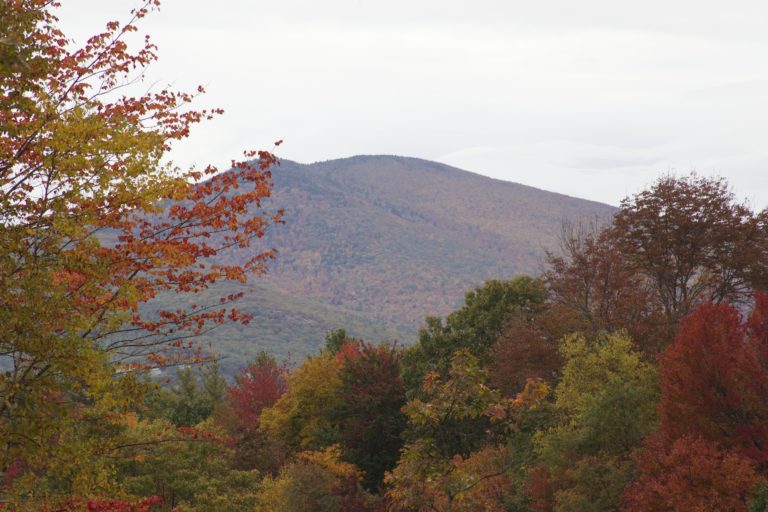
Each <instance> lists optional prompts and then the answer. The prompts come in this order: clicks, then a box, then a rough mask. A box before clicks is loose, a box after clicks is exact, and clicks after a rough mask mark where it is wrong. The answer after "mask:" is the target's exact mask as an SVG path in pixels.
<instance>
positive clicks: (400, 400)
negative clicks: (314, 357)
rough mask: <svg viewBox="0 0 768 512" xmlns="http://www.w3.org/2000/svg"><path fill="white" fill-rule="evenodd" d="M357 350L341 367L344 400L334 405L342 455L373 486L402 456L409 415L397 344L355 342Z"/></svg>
mask: <svg viewBox="0 0 768 512" xmlns="http://www.w3.org/2000/svg"><path fill="white" fill-rule="evenodd" d="M354 345H355V348H356V349H357V350H356V352H357V353H356V354H354V356H353V357H348V358H346V359H345V364H344V366H343V367H342V368H341V374H340V378H341V388H340V394H341V401H340V403H339V406H338V409H337V411H336V416H337V421H338V423H339V430H340V438H339V445H340V448H341V452H342V458H343V459H344V460H346V461H348V462H351V463H352V464H354V465H355V466H357V467H358V468H360V469H361V470H362V471H363V473H364V479H363V485H364V486H365V488H366V489H368V490H371V491H375V490H378V489H379V488H380V487H381V484H382V481H383V479H384V473H385V472H386V471H389V470H391V469H392V468H393V467H394V466H395V464H396V463H397V459H398V458H399V456H400V449H401V448H402V445H403V438H402V434H403V430H405V425H406V418H405V415H404V414H403V413H402V412H401V409H402V407H403V406H404V405H405V402H406V399H405V388H404V387H403V383H402V381H401V380H400V358H401V355H402V350H401V349H400V348H399V347H395V346H391V345H387V344H380V345H372V344H370V343H364V342H357V343H354Z"/></svg>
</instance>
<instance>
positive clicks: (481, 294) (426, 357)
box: [403, 276, 546, 395]
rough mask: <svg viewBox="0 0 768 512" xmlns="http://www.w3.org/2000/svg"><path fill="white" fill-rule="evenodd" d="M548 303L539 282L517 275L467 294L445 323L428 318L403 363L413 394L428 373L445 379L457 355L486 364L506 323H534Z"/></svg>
mask: <svg viewBox="0 0 768 512" xmlns="http://www.w3.org/2000/svg"><path fill="white" fill-rule="evenodd" d="M545 298H546V291H545V289H544V286H543V284H542V283H541V281H539V280H538V279H534V278H531V277H528V276H519V277H516V278H514V279H512V280H510V281H497V280H491V281H487V282H486V283H485V284H484V285H483V286H482V287H480V288H477V289H475V290H473V291H470V292H468V293H467V294H466V297H465V304H464V306H462V307H461V308H460V309H458V310H457V311H454V312H453V313H451V314H450V315H448V317H447V318H446V320H445V324H443V322H442V321H441V320H440V319H439V318H435V317H427V320H426V322H427V326H426V327H425V328H424V329H421V330H420V331H419V341H418V342H417V343H416V344H415V345H413V346H412V347H409V348H408V350H406V352H405V355H404V358H403V380H404V382H405V385H406V389H407V390H408V393H409V395H414V394H415V393H418V390H419V389H420V387H421V382H422V381H423V379H424V376H425V375H427V374H428V373H429V372H431V371H437V372H438V373H439V374H441V375H445V374H446V373H447V371H448V369H449V368H450V366H451V358H452V357H453V354H454V353H455V352H456V351H457V350H461V349H468V350H469V351H470V353H472V354H474V355H475V356H477V357H479V358H480V359H481V360H482V361H483V362H486V361H487V360H488V358H489V354H490V348H491V346H492V345H493V343H494V341H496V339H497V338H498V337H499V336H500V335H501V333H502V329H503V326H504V324H505V322H506V321H508V320H510V319H511V318H514V317H522V318H530V317H531V316H532V315H533V314H534V312H536V311H537V310H538V309H539V308H541V306H542V304H543V302H544V300H545Z"/></svg>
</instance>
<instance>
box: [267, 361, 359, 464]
mask: <svg viewBox="0 0 768 512" xmlns="http://www.w3.org/2000/svg"><path fill="white" fill-rule="evenodd" d="M343 364H344V363H343V358H341V357H330V355H329V354H327V353H325V352H322V353H320V354H319V355H317V356H315V357H309V358H307V359H306V360H305V361H304V363H303V364H302V365H301V366H300V367H299V368H297V369H295V370H294V371H292V372H291V373H290V375H288V389H287V391H286V392H285V394H283V395H282V396H281V397H280V398H279V399H278V400H277V402H276V403H275V405H273V406H272V407H268V408H266V409H263V410H262V412H261V418H260V422H261V428H262V429H264V431H265V432H267V433H268V434H269V435H271V436H273V437H275V438H277V439H280V440H281V441H282V442H284V443H285V445H286V446H287V447H288V448H290V449H291V450H293V451H294V452H298V451H305V450H316V449H322V448H326V447H328V446H331V445H333V444H336V443H338V441H339V425H338V422H337V421H336V419H335V418H334V413H335V411H337V410H338V408H339V406H340V405H341V402H342V397H341V377H340V371H341V368H342V366H343Z"/></svg>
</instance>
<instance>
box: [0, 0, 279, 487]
mask: <svg viewBox="0 0 768 512" xmlns="http://www.w3.org/2000/svg"><path fill="white" fill-rule="evenodd" d="M57 6H58V5H57V3H56V2H52V1H50V0H11V1H6V2H2V3H1V4H0V20H2V21H1V22H0V369H2V372H0V477H1V478H0V490H2V489H3V486H4V487H5V490H6V496H8V495H9V494H8V493H9V492H10V491H8V489H9V488H10V482H11V481H13V482H14V486H15V487H16V488H18V489H20V490H24V489H27V490H29V489H35V490H36V491H37V493H36V495H41V494H45V492H48V491H50V492H51V493H54V492H55V493H60V494H67V493H69V494H77V493H80V494H83V493H85V494H87V493H96V492H98V490H99V489H101V488H103V487H105V486H107V484H108V482H109V481H110V478H109V472H108V471H106V470H104V468H103V467H102V464H100V462H99V460H100V459H99V456H101V455H109V456H113V455H114V453H113V451H114V450H115V449H116V446H115V443H114V442H113V436H112V435H111V433H112V432H113V431H115V430H119V429H118V426H116V425H119V424H121V420H120V415H121V413H122V412H123V411H125V410H126V409H127V408H128V407H130V406H132V403H133V402H134V401H135V400H136V399H137V398H140V395H141V391H142V386H141V385H140V384H139V381H138V379H136V377H135V373H136V372H135V370H141V369H148V368H152V367H156V366H162V365H167V364H175V363H179V362H183V361H188V360H189V359H195V358H199V357H202V356H201V353H200V352H196V351H195V350H194V347H192V346H191V345H190V342H189V340H188V338H189V337H190V336H193V335H195V334H199V333H200V332H202V331H204V330H206V329H208V328H210V327H211V326H213V325H215V324H218V323H221V322H224V321H227V320H231V321H247V317H246V316H245V315H243V314H242V313H240V312H238V311H237V310H236V309H234V308H232V307H231V302H232V301H233V300H234V299H236V298H237V297H236V296H232V295H230V296H227V297H223V298H222V299H221V300H219V301H216V303H215V304H200V305H191V306H190V307H189V308H187V309H185V308H182V307H179V308H175V307H174V308H173V310H168V311H166V310H160V311H155V313H154V314H153V315H151V316H148V315H146V314H144V313H143V311H146V310H147V309H151V308H140V306H141V305H142V304H144V303H147V302H148V301H151V300H152V299H154V298H155V297H156V296H157V295H158V294H169V293H176V294H194V293H196V292H200V291H202V290H205V289H207V288H209V287H211V286H212V285H213V284H214V283H216V282H217V281H220V280H224V279H229V280H238V281H244V280H245V279H246V277H247V275H248V274H249V273H255V274H259V273H261V272H263V270H264V265H265V263H266V261H267V260H268V259H269V258H271V257H273V251H270V250H263V249H262V250H254V251H252V253H251V254H252V256H251V258H250V259H249V260H248V261H246V262H244V263H243V264H240V265H223V264H218V263H217V260H216V256H217V254H219V253H220V252H221V251H222V250H226V249H228V248H234V247H239V248H244V247H248V246H250V244H251V243H252V241H253V240H255V239H258V238H260V237H261V236H263V234H264V232H265V230H266V229H267V228H268V227H269V226H270V225H271V224H273V223H276V222H280V219H281V212H271V213H270V212H265V211H263V210H262V209H261V204H260V202H261V200H262V199H263V198H265V197H267V196H269V194H270V190H271V182H270V171H269V169H270V168H271V167H272V166H273V165H274V164H276V163H277V162H276V159H275V157H274V156H273V155H272V154H271V153H268V152H247V153H246V154H245V157H244V159H245V160H249V162H248V161H243V162H233V163H232V170H230V171H229V172H224V173H220V172H219V171H218V170H217V169H216V168H215V167H212V166H209V167H207V168H205V169H204V170H202V171H195V170H190V171H182V170H180V169H178V168H176V167H174V166H173V165H172V164H168V163H164V160H163V156H164V155H165V154H166V153H167V151H168V150H169V149H170V148H171V146H172V144H173V143H174V142H176V141H179V140H181V139H183V138H185V137H187V136H188V134H189V132H190V128H191V127H192V126H193V125H194V124H196V123H198V122H200V121H203V120H206V119H209V118H211V117H212V116H214V115H217V114H219V113H220V112H221V111H220V110H211V111H204V110H203V111H199V110H194V109H191V108H189V105H188V104H189V103H190V101H191V100H192V99H193V98H194V96H195V95H196V94H199V93H202V92H203V90H202V88H198V90H197V91H196V92H195V93H192V94H189V93H184V92H178V91H174V90H169V89H162V90H157V91H154V92H148V93H145V94H143V95H139V96H130V95H125V92H126V91H129V90H131V89H130V87H131V85H132V84H133V83H135V82H136V81H140V80H141V78H142V76H143V70H144V68H146V66H147V65H148V64H150V63H151V62H153V61H155V60H156V47H155V46H154V45H153V44H152V43H151V41H150V39H149V37H148V36H146V37H145V39H144V43H143V44H141V45H139V46H138V48H137V49H135V50H134V49H132V48H131V46H130V45H129V44H127V42H126V40H127V39H130V38H131V37H132V33H133V32H136V30H137V28H136V24H137V22H138V21H140V20H141V19H142V18H144V17H145V16H146V15H147V14H148V13H150V12H151V11H152V10H154V9H156V8H157V7H158V2H157V1H156V0H147V1H146V2H144V3H143V4H142V5H140V6H139V7H138V8H137V9H135V10H134V11H132V13H131V17H130V19H129V20H128V22H127V23H118V22H110V23H108V24H107V26H106V29H105V30H104V31H103V32H102V33H99V34H96V35H94V36H93V37H91V38H90V39H88V40H87V41H86V42H85V44H83V45H82V46H80V47H76V46H75V45H74V44H73V42H72V41H71V40H70V39H68V38H67V37H66V35H65V34H64V33H63V32H62V30H61V29H60V28H59V26H58V20H57V18H56V16H55V8H56V7H57ZM185 302H190V301H185ZM78 432H79V434H78ZM78 443H79V444H78ZM53 473H56V475H58V476H57V477H56V478H54V479H50V478H49V481H53V482H54V484H51V485H50V487H47V488H45V489H48V491H45V490H44V488H43V487H41V483H40V481H39V479H40V477H41V475H43V476H44V475H51V474H53ZM3 482H4V483H3ZM0 494H2V493H0ZM28 496H29V494H27V497H28Z"/></svg>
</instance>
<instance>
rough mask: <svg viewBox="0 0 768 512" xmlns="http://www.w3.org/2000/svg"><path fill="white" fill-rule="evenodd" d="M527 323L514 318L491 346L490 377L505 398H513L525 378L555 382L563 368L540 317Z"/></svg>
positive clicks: (523, 383) (555, 346)
mask: <svg viewBox="0 0 768 512" xmlns="http://www.w3.org/2000/svg"><path fill="white" fill-rule="evenodd" d="M543 316H544V315H538V316H537V317H536V318H534V319H531V320H528V319H523V318H513V319H511V320H510V321H509V322H507V324H506V325H505V327H504V330H503V332H502V334H501V336H499V338H498V339H497V340H496V342H495V343H494V344H493V347H492V352H491V357H490V362H489V364H488V367H489V377H490V380H491V383H492V384H493V386H494V387H495V388H497V389H498V390H500V391H501V392H502V393H504V395H505V396H514V395H515V394H517V393H519V392H520V391H522V390H523V388H524V387H525V384H526V382H528V379H531V378H538V379H543V380H546V381H548V382H550V383H554V381H555V380H556V378H557V374H558V372H559V371H560V367H561V366H562V360H561V358H560V355H559V354H558V351H557V345H556V344H555V343H553V342H552V341H551V340H550V336H549V335H548V334H547V333H546V332H545V328H544V327H543V326H542V325H541V324H542V323H544V322H543V321H542V317H543Z"/></svg>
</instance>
